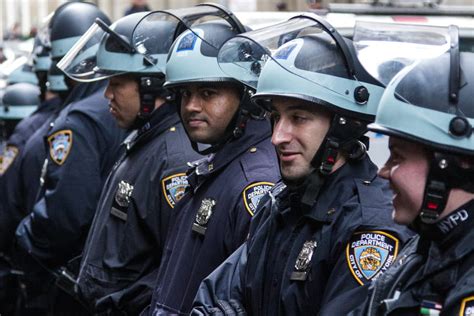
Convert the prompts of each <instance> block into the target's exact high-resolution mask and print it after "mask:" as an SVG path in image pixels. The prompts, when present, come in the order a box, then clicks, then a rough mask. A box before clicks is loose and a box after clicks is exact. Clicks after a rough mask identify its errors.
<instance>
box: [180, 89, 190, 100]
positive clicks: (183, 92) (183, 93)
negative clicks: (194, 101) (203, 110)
mask: <svg viewBox="0 0 474 316" xmlns="http://www.w3.org/2000/svg"><path fill="white" fill-rule="evenodd" d="M179 94H180V95H181V97H182V98H189V97H190V96H191V92H189V90H186V89H181V90H179Z"/></svg>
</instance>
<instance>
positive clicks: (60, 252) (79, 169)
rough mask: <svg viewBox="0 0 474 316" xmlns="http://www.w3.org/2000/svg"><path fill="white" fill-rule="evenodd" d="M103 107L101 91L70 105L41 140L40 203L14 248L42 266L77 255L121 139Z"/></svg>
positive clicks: (21, 227) (21, 228) (25, 222)
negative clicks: (44, 157) (43, 157)
mask: <svg viewBox="0 0 474 316" xmlns="http://www.w3.org/2000/svg"><path fill="white" fill-rule="evenodd" d="M102 87H103V85H102ZM107 105H108V101H107V100H106V99H105V98H104V97H103V89H100V90H98V91H97V92H95V93H94V94H92V95H91V96H89V97H87V98H85V99H82V100H81V101H79V102H76V103H72V104H70V105H69V106H68V107H67V108H66V109H64V110H63V111H61V113H60V115H59V116H58V118H57V119H56V120H55V122H54V127H53V128H52V129H51V130H50V131H49V133H48V136H47V137H46V140H45V143H46V150H47V159H48V163H47V168H46V172H45V173H44V177H43V178H44V185H43V186H42V188H41V189H40V190H41V191H40V193H39V196H40V198H39V199H38V200H37V201H36V203H35V205H34V206H33V208H32V209H31V213H30V214H29V215H28V216H27V217H25V218H24V219H23V220H22V221H21V223H20V224H19V226H18V228H17V230H16V240H17V243H18V245H19V246H20V247H21V248H22V249H23V250H25V251H26V252H27V253H29V254H30V255H31V256H32V258H35V259H36V260H39V261H40V262H42V263H43V264H46V265H49V266H57V265H59V264H63V263H64V262H65V261H67V260H68V259H70V258H72V257H73V256H74V255H77V254H78V253H80V251H81V250H82V247H83V244H84V241H85V238H86V236H87V232H88V230H89V227H90V224H91V222H92V219H93V216H94V213H95V209H96V206H97V202H98V200H99V195H100V191H101V189H102V186H103V184H104V182H105V179H106V177H107V175H108V173H109V172H110V170H111V167H112V166H113V164H114V162H115V160H116V159H117V157H118V152H119V147H120V144H121V142H122V140H123V138H124V132H123V131H122V130H121V129H119V128H118V126H117V124H116V121H115V119H114V118H113V117H112V115H111V114H110V113H109V110H108V106H107Z"/></svg>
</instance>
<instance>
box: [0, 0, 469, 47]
mask: <svg viewBox="0 0 474 316" xmlns="http://www.w3.org/2000/svg"><path fill="white" fill-rule="evenodd" d="M368 1H370V0H332V1H331V3H333V2H353V3H359V2H368ZM377 1H379V0H377ZM385 1H391V0H385ZM394 1H425V0H394ZM473 1H474V0H444V1H443V4H453V5H470V6H472V5H473ZM64 2H66V0H0V36H1V38H3V37H4V36H5V35H12V32H13V31H14V30H15V26H17V27H16V28H17V30H18V32H19V33H20V35H22V36H28V35H30V33H31V32H32V31H33V32H34V31H35V28H36V27H38V26H39V25H40V24H41V21H42V20H44V18H45V17H46V16H48V14H50V13H51V12H53V11H54V9H55V8H57V7H58V6H59V5H60V4H61V3H64ZM89 2H94V3H96V4H98V5H99V7H100V8H102V9H103V10H104V11H105V12H106V13H107V14H108V15H109V16H110V17H111V19H112V20H117V19H118V18H120V17H122V16H123V14H124V12H125V10H126V9H127V8H128V7H129V6H130V3H131V0H89ZM203 2H216V3H219V4H222V5H224V6H227V7H228V8H230V9H231V10H233V11H277V10H279V9H280V10H281V9H283V10H288V11H305V10H307V9H308V7H309V3H314V2H321V4H322V6H323V7H325V6H327V4H328V3H329V0H148V5H149V6H150V8H151V9H152V10H159V9H168V8H179V7H184V6H190V5H194V4H197V3H203ZM13 35H14V34H13Z"/></svg>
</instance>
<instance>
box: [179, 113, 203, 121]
mask: <svg viewBox="0 0 474 316" xmlns="http://www.w3.org/2000/svg"><path fill="white" fill-rule="evenodd" d="M182 116H183V118H184V119H185V120H187V121H189V120H200V121H207V117H206V116H205V115H204V114H202V113H196V112H191V113H183V114H182Z"/></svg>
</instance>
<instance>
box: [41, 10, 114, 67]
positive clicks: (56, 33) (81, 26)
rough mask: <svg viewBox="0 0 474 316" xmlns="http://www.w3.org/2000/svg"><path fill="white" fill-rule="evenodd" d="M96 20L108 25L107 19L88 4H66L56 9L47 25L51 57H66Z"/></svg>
mask: <svg viewBox="0 0 474 316" xmlns="http://www.w3.org/2000/svg"><path fill="white" fill-rule="evenodd" d="M96 18H100V19H101V20H102V21H104V22H105V23H106V24H107V25H108V24H110V20H109V18H108V17H107V16H106V15H105V14H104V13H103V12H102V11H101V10H100V9H99V8H98V7H97V6H96V5H95V4H92V3H89V2H66V3H64V4H63V5H61V6H60V7H59V8H58V9H56V11H55V12H54V15H53V17H52V19H51V21H50V23H49V29H50V34H49V40H50V42H51V57H52V58H53V59H58V58H61V57H63V56H64V55H66V53H67V52H68V51H69V49H71V47H72V46H73V45H74V44H75V43H76V42H77V41H78V40H79V38H81V36H82V35H83V34H84V33H85V32H86V31H87V30H88V29H89V27H90V26H91V25H92V24H93V23H94V21H95V19H96Z"/></svg>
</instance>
